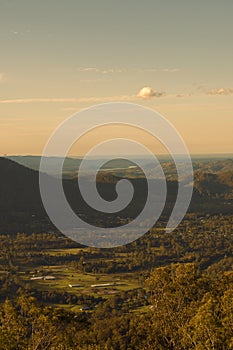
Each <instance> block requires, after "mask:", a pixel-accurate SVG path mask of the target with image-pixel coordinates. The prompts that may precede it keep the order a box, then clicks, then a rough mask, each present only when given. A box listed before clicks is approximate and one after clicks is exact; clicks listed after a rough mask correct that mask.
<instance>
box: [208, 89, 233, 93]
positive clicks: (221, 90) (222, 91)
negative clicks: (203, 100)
mask: <svg viewBox="0 0 233 350" xmlns="http://www.w3.org/2000/svg"><path fill="white" fill-rule="evenodd" d="M207 94H208V95H231V94H233V88H219V89H212V90H210V91H207Z"/></svg>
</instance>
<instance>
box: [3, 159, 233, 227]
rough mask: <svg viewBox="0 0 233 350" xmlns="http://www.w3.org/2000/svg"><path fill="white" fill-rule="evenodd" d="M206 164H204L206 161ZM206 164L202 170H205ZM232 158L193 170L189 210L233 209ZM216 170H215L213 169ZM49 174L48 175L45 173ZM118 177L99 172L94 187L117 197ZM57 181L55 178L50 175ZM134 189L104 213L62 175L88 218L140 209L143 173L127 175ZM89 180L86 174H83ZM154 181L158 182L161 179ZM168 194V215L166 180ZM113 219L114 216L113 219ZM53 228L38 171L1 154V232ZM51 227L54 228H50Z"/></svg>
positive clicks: (171, 186)
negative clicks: (123, 204)
mask: <svg viewBox="0 0 233 350" xmlns="http://www.w3.org/2000/svg"><path fill="white" fill-rule="evenodd" d="M206 166H207V165H206ZM206 166H205V170H206ZM231 167H232V161H231V160H229V161H228V160H224V161H223V163H222V164H219V163H215V164H214V165H213V166H212V167H211V165H210V164H209V165H208V169H210V168H211V169H212V172H209V173H207V172H205V171H204V172H202V171H201V170H200V168H199V169H198V170H195V183H194V194H193V199H192V202H191V206H190V209H189V211H191V212H198V213H232V209H233V196H232V193H233V171H232V170H231ZM213 170H214V171H215V173H214V172H213ZM45 176H49V175H45ZM120 178H121V177H119V176H116V175H114V174H112V173H111V172H110V173H108V172H107V171H105V172H102V173H100V174H99V176H98V177H97V188H98V190H99V193H100V194H101V196H102V197H103V198H105V199H106V200H113V199H114V198H116V191H115V185H116V183H117V182H118V180H119V179H120ZM50 179H51V181H57V180H56V178H52V177H51V178H50ZM130 180H131V182H132V184H133V186H134V188H135V193H134V197H133V200H132V202H131V203H130V205H129V206H128V207H127V209H125V210H124V211H122V212H120V213H117V214H116V215H115V216H114V214H113V215H112V216H111V215H108V216H106V215H105V214H103V213H99V212H98V211H95V210H93V209H92V208H90V207H89V206H88V205H87V204H86V203H85V202H84V201H83V199H82V196H81V194H80V192H79V189H78V185H77V180H76V179H75V178H74V179H70V180H67V179H65V180H64V182H63V185H64V190H65V193H66V196H67V198H68V200H69V202H70V205H71V206H72V208H73V210H74V211H75V212H76V213H79V214H82V215H84V216H85V217H86V218H87V220H88V222H90V223H96V222H99V223H100V222H102V223H106V225H107V224H108V223H109V221H112V222H114V220H115V218H116V216H120V217H134V216H137V214H138V213H139V212H140V211H141V210H142V208H143V206H144V203H145V200H146V196H147V184H146V181H145V179H143V178H142V177H134V178H131V179H130ZM86 181H89V180H88V176H87V178H86ZM150 181H157V182H158V183H157V184H158V185H159V181H160V180H153V179H152V180H150ZM167 186H168V196H167V206H166V209H165V211H164V215H166V216H168V215H169V212H170V211H171V210H172V207H173V205H174V203H175V200H176V194H177V182H176V181H167ZM115 221H116V220H115ZM51 228H53V226H52V224H51V223H50V221H49V219H48V217H47V214H46V213H45V210H44V208H43V204H42V201H41V198H40V190H39V173H38V172H37V171H35V170H32V169H29V168H27V167H24V166H22V165H20V164H18V163H16V162H14V161H12V160H10V159H7V158H0V233H2V232H11V231H12V232H17V231H26V230H27V231H30V232H32V230H33V231H35V232H37V231H43V230H48V229H51ZM53 229H54V228H53Z"/></svg>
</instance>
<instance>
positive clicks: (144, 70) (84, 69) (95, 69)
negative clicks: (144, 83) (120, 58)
mask: <svg viewBox="0 0 233 350" xmlns="http://www.w3.org/2000/svg"><path fill="white" fill-rule="evenodd" d="M78 71H79V72H84V73H99V74H115V73H130V72H131V73H132V72H133V73H157V72H169V73H173V72H179V71H180V68H153V67H152V68H98V67H79V68H78Z"/></svg>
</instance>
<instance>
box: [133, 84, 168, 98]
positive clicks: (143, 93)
mask: <svg viewBox="0 0 233 350" xmlns="http://www.w3.org/2000/svg"><path fill="white" fill-rule="evenodd" d="M165 95H166V94H165V92H161V91H156V90H154V89H153V88H152V87H150V86H145V87H143V88H142V89H141V90H140V91H139V92H138V94H137V96H138V97H139V98H143V99H150V98H154V97H162V96H165Z"/></svg>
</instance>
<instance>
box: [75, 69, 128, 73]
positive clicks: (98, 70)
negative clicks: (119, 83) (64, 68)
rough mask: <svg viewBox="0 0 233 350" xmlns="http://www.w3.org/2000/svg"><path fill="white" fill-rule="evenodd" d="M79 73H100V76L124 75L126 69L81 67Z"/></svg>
mask: <svg viewBox="0 0 233 350" xmlns="http://www.w3.org/2000/svg"><path fill="white" fill-rule="evenodd" d="M78 71H79V72H86V73H100V74H113V73H124V72H126V69H122V68H97V67H79V68H78Z"/></svg>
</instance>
